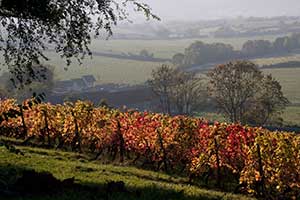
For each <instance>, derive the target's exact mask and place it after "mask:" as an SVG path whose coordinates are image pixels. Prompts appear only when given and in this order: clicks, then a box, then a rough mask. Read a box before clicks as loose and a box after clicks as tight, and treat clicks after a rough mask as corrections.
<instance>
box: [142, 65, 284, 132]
mask: <svg viewBox="0 0 300 200" xmlns="http://www.w3.org/2000/svg"><path fill="white" fill-rule="evenodd" d="M207 78H208V80H206V78H203V77H201V76H199V75H197V74H195V73H192V72H185V71H182V70H180V69H179V68H172V67H170V66H168V65H162V66H161V67H159V68H158V69H156V70H154V71H153V72H152V78H151V79H150V80H149V81H148V83H149V85H150V87H151V88H152V90H153V92H154V94H155V95H156V96H157V97H158V98H159V100H160V108H161V111H162V112H164V113H168V114H184V115H192V114H193V113H194V112H195V111H197V110H199V108H201V105H203V104H205V103H207V100H208V99H211V100H213V102H216V104H217V106H218V108H219V110H220V112H221V113H222V114H223V115H224V116H225V117H226V118H227V119H228V120H229V121H231V122H234V123H242V124H251V125H260V126H261V125H274V124H276V125H277V124H279V123H282V119H281V118H280V114H281V113H282V111H283V110H284V108H285V107H286V106H287V105H288V104H289V101H288V99H287V98H286V97H285V96H284V95H283V93H282V90H281V85H280V83H279V82H278V81H277V80H275V79H274V78H273V77H272V75H264V74H263V73H262V71H260V70H259V68H258V66H256V65H255V64H254V63H252V62H250V61H235V62H229V63H227V64H223V65H219V66H216V67H215V68H214V69H212V70H211V71H210V72H209V73H208V74H207Z"/></svg>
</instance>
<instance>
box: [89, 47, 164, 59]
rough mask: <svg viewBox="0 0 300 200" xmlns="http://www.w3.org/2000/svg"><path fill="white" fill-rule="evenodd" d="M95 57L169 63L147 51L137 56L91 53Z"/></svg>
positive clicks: (133, 54) (131, 54)
mask: <svg viewBox="0 0 300 200" xmlns="http://www.w3.org/2000/svg"><path fill="white" fill-rule="evenodd" d="M93 55H95V56H104V57H110V58H116V59H126V60H137V61H146V62H166V61H170V59H164V58H156V57H154V54H153V53H150V52H148V51H147V50H145V49H143V50H141V51H140V52H139V53H138V54H135V53H130V52H129V53H127V54H126V53H122V54H117V53H107V52H93Z"/></svg>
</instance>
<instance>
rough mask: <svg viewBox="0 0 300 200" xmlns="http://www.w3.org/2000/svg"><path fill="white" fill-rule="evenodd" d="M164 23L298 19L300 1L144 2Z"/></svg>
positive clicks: (164, 0)
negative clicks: (286, 17) (263, 18)
mask: <svg viewBox="0 0 300 200" xmlns="http://www.w3.org/2000/svg"><path fill="white" fill-rule="evenodd" d="M143 2H146V3H148V4H149V5H151V6H152V8H153V11H154V12H155V13H157V14H158V15H159V16H160V17H161V18H162V19H163V20H168V21H169V20H197V19H216V18H224V17H226V18H227V17H237V16H246V17H248V16H257V17H262V16H282V15H288V16H299V15H300V0H143Z"/></svg>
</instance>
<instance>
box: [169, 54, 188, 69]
mask: <svg viewBox="0 0 300 200" xmlns="http://www.w3.org/2000/svg"><path fill="white" fill-rule="evenodd" d="M184 58H185V56H184V54H183V53H177V54H175V55H174V56H173V57H172V63H173V65H175V66H178V67H182V66H183V65H184Z"/></svg>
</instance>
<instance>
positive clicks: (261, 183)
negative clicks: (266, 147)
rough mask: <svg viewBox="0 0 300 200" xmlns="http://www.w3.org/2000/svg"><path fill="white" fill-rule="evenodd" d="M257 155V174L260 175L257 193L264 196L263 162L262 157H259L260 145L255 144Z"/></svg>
mask: <svg viewBox="0 0 300 200" xmlns="http://www.w3.org/2000/svg"><path fill="white" fill-rule="evenodd" d="M256 147H257V155H258V167H259V175H260V177H261V179H260V181H259V191H258V192H259V193H260V195H261V196H262V197H264V196H265V174H264V169H263V164H262V158H261V149H260V145H259V144H257V145H256Z"/></svg>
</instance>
